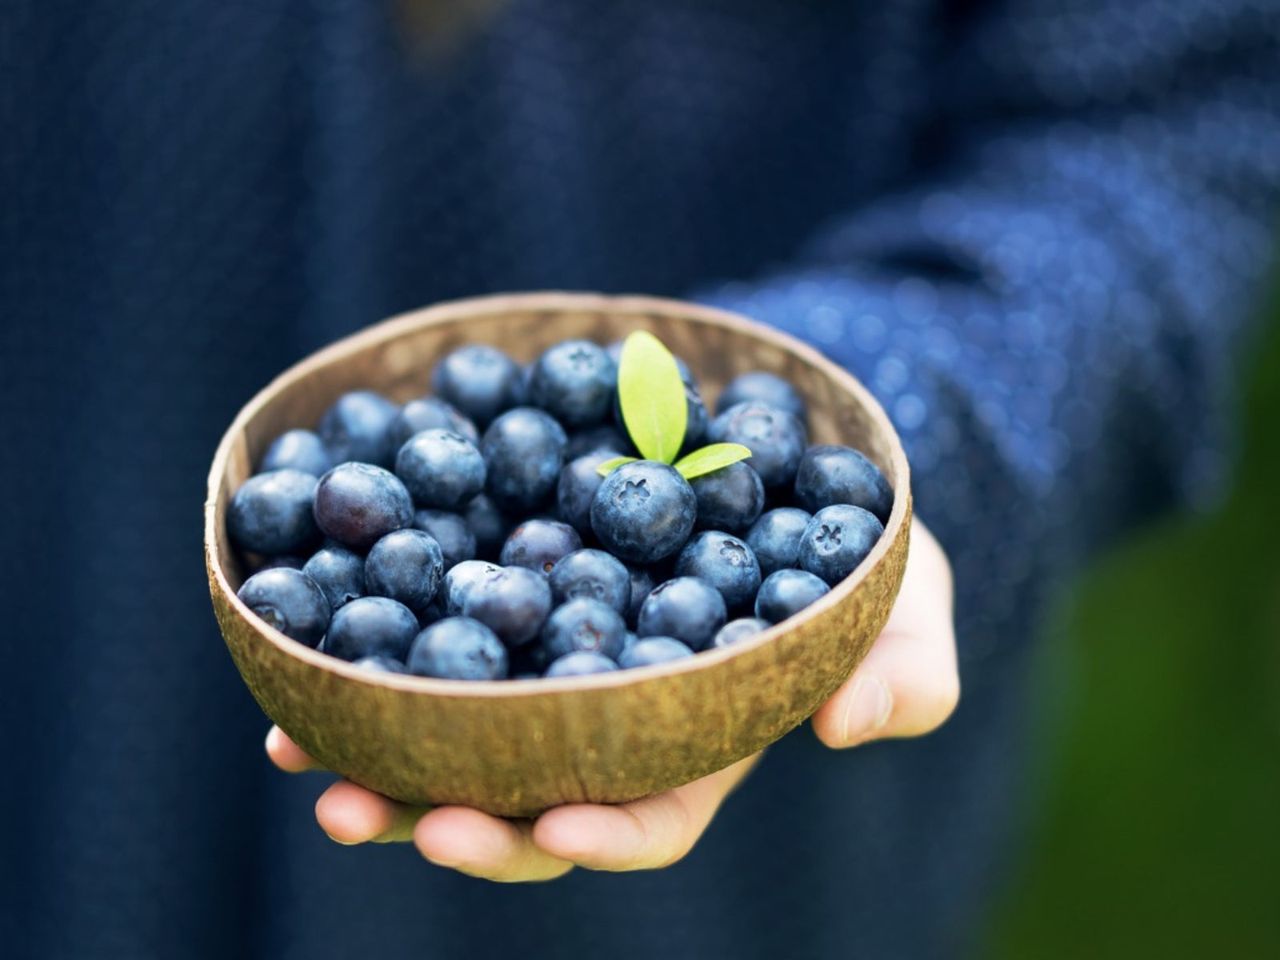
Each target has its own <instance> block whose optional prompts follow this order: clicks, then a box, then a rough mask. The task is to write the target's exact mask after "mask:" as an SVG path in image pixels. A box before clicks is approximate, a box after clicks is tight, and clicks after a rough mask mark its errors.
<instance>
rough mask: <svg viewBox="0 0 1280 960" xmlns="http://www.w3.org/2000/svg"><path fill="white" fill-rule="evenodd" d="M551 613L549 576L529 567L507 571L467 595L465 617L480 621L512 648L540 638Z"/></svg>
mask: <svg viewBox="0 0 1280 960" xmlns="http://www.w3.org/2000/svg"><path fill="white" fill-rule="evenodd" d="M550 612H551V587H550V586H548V584H547V578H546V576H545V575H543V574H541V573H534V572H533V571H532V570H529V569H527V568H525V567H503V568H502V570H501V572H500V573H498V574H496V575H493V576H486V577H481V578H479V579H478V580H477V582H475V583H473V584H471V585H470V586H469V587H467V588H466V589H465V590H464V591H463V599H462V613H463V615H464V616H468V617H471V618H473V619H475V620H479V621H480V622H481V623H483V624H484V625H485V626H487V627H488V628H489V629H490V630H492V631H493V632H494V633H496V634H497V635H498V638H499V639H500V640H501V641H502V642H503V643H505V644H506V645H507V646H509V647H518V646H520V645H521V644H524V643H528V642H529V641H530V640H532V639H533V638H534V637H536V636H537V635H538V632H539V631H540V630H541V629H542V624H543V621H545V620H546V619H547V614H549V613H550Z"/></svg>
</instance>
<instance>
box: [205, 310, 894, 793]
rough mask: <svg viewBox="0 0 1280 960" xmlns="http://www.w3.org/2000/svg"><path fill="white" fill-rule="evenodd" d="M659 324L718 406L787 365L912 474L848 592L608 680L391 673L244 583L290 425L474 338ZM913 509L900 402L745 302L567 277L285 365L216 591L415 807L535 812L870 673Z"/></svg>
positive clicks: (216, 464) (293, 728)
mask: <svg viewBox="0 0 1280 960" xmlns="http://www.w3.org/2000/svg"><path fill="white" fill-rule="evenodd" d="M637 329H645V330H649V331H651V332H652V333H653V334H654V335H656V336H657V337H658V338H659V339H660V340H662V342H663V343H665V344H666V345H667V346H668V347H669V348H670V349H671V351H672V352H673V353H675V354H676V355H677V356H680V357H683V358H684V359H685V360H686V361H687V362H688V363H689V364H690V366H691V367H692V368H693V372H694V374H695V375H696V376H697V377H698V379H699V382H700V385H701V387H702V390H703V394H704V398H705V399H706V400H707V403H708V407H711V406H712V405H713V403H714V400H715V397H716V395H717V394H718V392H719V390H720V388H721V387H722V386H723V385H724V384H725V383H726V382H727V381H728V380H730V379H731V378H732V377H734V376H736V375H737V374H739V373H743V372H746V371H749V370H769V371H772V372H774V373H777V374H779V375H781V376H783V377H785V378H786V379H787V380H789V381H790V382H791V383H792V384H794V385H795V386H796V388H797V389H798V390H799V391H800V392H801V393H802V394H803V395H804V397H805V399H806V400H807V402H808V405H809V411H810V419H809V431H810V441H811V442H815V443H843V444H847V445H849V446H853V447H856V448H858V449H860V450H862V451H863V452H864V453H866V455H867V456H868V457H870V458H871V459H872V460H873V461H874V462H875V463H876V464H877V465H878V466H879V467H880V469H881V470H882V471H884V474H885V476H886V477H887V478H888V480H889V482H890V483H891V484H892V486H893V489H894V493H895V500H894V506H893V512H892V514H891V516H890V517H889V522H888V523H887V524H886V525H885V533H884V536H883V537H882V538H881V539H880V541H879V543H878V544H877V545H876V547H875V548H874V550H873V551H872V553H871V554H870V556H868V557H867V559H866V560H864V561H863V563H862V564H861V566H860V567H858V569H857V570H855V571H854V572H853V573H852V574H851V575H850V576H849V577H847V578H846V579H845V580H843V581H842V582H841V583H839V584H838V585H837V586H835V587H834V588H833V589H832V590H831V592H830V593H828V594H827V595H825V596H824V597H822V598H821V599H820V600H818V601H817V602H816V603H813V604H812V605H810V606H809V607H807V608H806V609H804V610H803V611H801V612H800V613H799V614H797V615H796V616H793V617H791V618H790V619H788V620H785V621H783V622H782V623H780V624H777V625H776V626H774V627H772V628H770V629H768V630H766V631H764V632H762V633H760V634H757V635H755V636H753V637H749V638H747V639H745V640H743V641H740V642H739V643H737V644H734V645H733V646H730V647H725V648H722V649H716V650H712V651H709V652H703V653H700V654H698V655H697V656H694V657H690V658H686V659H684V660H679V661H675V662H671V663H665V664H658V665H656V666H650V667H642V668H639V669H631V670H620V671H617V672H612V673H605V674H596V675H592V676H578V677H563V678H554V679H546V678H544V679H536V680H512V681H492V682H479V681H458V680H439V679H433V678H428V677H417V676H411V675H400V674H392V673H375V672H372V671H368V670H365V669H362V668H359V667H355V666H353V665H352V664H349V663H346V662H344V661H341V660H338V659H335V658H332V657H329V656H327V655H325V654H323V653H319V652H317V651H315V650H312V649H310V648H309V647H307V646H305V645H303V644H301V643H298V642H296V641H294V640H291V639H289V638H288V637H286V636H285V635H284V634H282V633H279V632H278V631H276V630H275V629H273V628H272V627H270V626H268V625H267V624H266V623H264V622H263V621H261V620H259V619H258V618H257V617H255V616H254V615H253V614H252V613H250V611H249V609H248V608H247V607H246V606H245V605H244V604H243V603H241V602H240V600H239V599H238V598H237V597H236V590H237V589H238V588H239V586H240V585H241V583H242V582H243V580H244V577H245V576H246V575H247V573H246V571H245V569H244V567H243V565H242V562H241V560H240V558H239V557H238V556H237V554H236V552H235V551H234V550H233V548H232V547H231V545H230V544H229V543H228V539H227V535H226V532H225V531H226V523H225V515H226V509H227V504H228V501H229V500H230V498H231V495H232V493H234V491H235V490H236V488H237V487H238V486H239V485H240V484H241V483H242V482H243V481H244V480H245V479H246V478H247V477H248V476H249V475H250V474H251V473H252V470H253V466H254V464H255V463H257V461H258V459H259V457H260V456H261V455H262V453H263V451H264V449H265V447H266V445H267V444H268V443H270V441H271V440H272V438H274V437H275V436H276V435H277V434H279V433H281V432H283V431H284V430H286V429H288V428H290V427H296V426H310V425H311V424H313V423H314V422H315V421H316V420H317V419H318V418H319V416H320V414H321V413H322V412H323V411H324V410H325V409H326V408H327V407H328V406H329V405H330V404H331V403H332V402H333V401H334V400H335V399H336V398H337V397H338V396H339V395H340V394H342V393H343V392H345V391H349V390H355V389H375V390H379V391H381V392H383V393H385V394H386V395H388V396H390V397H392V398H393V399H395V400H397V401H399V402H404V401H406V400H409V399H411V398H413V397H416V396H421V395H422V394H424V393H426V392H427V390H428V385H429V384H428V381H429V376H430V371H431V368H432V366H433V365H434V364H435V362H436V360H437V359H439V358H440V357H441V356H443V355H444V354H446V353H447V352H448V351H450V350H452V349H454V348H456V347H458V346H461V345H463V344H466V343H473V342H482V343H490V344H493V345H495V346H498V347H500V348H502V349H503V350H505V351H507V352H508V353H509V354H511V355H512V356H514V357H515V358H516V359H517V360H519V361H522V362H527V361H529V360H532V359H533V358H534V357H536V356H537V355H538V354H539V353H540V352H541V351H542V350H544V349H545V348H547V347H549V346H551V345H552V344H554V343H556V342H558V341H561V340H564V339H566V338H570V337H575V338H577V337H580V338H587V339H591V340H595V341H597V342H599V343H609V342H611V341H613V340H617V339H619V338H622V337H624V336H626V335H627V334H628V333H629V332H631V331H633V330H637ZM910 520H911V493H910V483H909V476H908V469H907V461H906V457H905V456H904V454H903V451H902V446H901V444H900V442H899V440H898V437H897V435H896V434H895V432H894V430H893V427H892V426H891V425H890V423H889V420H888V418H887V417H886V416H885V414H884V411H883V410H881V408H880V406H879V405H878V404H877V403H876V401H875V400H874V399H872V397H871V395H870V394H869V393H868V392H867V390H866V388H864V387H863V386H862V385H861V384H860V383H859V382H858V381H857V380H856V379H854V378H853V377H852V376H851V375H850V374H849V373H847V372H846V371H845V370H843V369H841V368H840V367H838V366H836V365H835V364H833V363H831V362H830V361H828V360H826V359H825V358H823V357H822V356H821V355H820V354H818V353H817V352H815V351H814V350H812V349H810V348H808V347H806V346H804V345H803V344H801V343H799V342H797V341H796V340H793V339H791V338H790V337H787V336H785V335H783V334H780V333H778V332H776V331H774V330H771V329H769V328H767V327H764V326H761V325H759V324H756V323H753V322H751V321H749V320H746V319H743V318H742V317H738V316H735V315H732V314H729V313H724V312H721V311H718V310H712V309H708V308H705V307H699V306H694V305H691V304H687V303H681V302H677V301H673V300H657V299H649V298H641V297H616V298H614V297H603V296H594V295H579V294H565V293H539V294H526V295H515V296H499V297H490V298H482V299H474V300H465V301H459V302H455V303H446V304H442V305H439V306H435V307H430V308H427V309H424V310H419V311H416V312H413V313H408V314H405V315H403V316H399V317H395V318H393V319H391V320H387V321H385V322H383V323H380V324H378V325H376V326H373V327H370V328H368V329H366V330H364V331H362V332H360V333H358V334H355V335H354V336H351V337H348V338H346V339H345V340H341V341H339V342H337V343H335V344H333V345H332V346H330V347H328V348H326V349H324V350H322V351H320V352H319V353H316V354H314V355H313V356H311V357H309V358H307V359H306V360H303V361H302V362H301V363H299V364H297V365H296V366H294V367H292V368H290V369H289V370H287V371H285V372H284V373H283V374H281V375H280V376H279V377H277V378H276V379H275V380H274V381H273V382H272V383H271V384H270V385H268V386H267V387H266V388H265V389H264V390H262V391H261V392H260V393H259V394H258V395H257V396H256V397H254V398H253V400H251V401H250V402H249V404H248V405H247V406H245V407H244V409H243V410H241V411H240V413H239V415H238V416H237V417H236V418H235V421H234V422H233V423H232V424H231V427H230V429H228V430H227V433H226V435H225V436H224V437H223V438H222V442H221V443H220V444H219V446H218V450H217V454H216V455H215V457H214V460H213V466H212V469H211V470H210V473H209V487H208V499H207V501H206V503H205V517H204V547H205V564H206V567H207V569H208V575H209V591H210V593H211V595H212V598H213V608H214V612H215V613H216V615H217V619H218V624H219V626H220V628H221V630H222V635H223V637H224V639H225V640H226V644H227V648H228V650H230V652H231V657H232V659H233V660H234V661H235V664H236V668H237V669H238V670H239V671H240V674H241V676H242V677H243V678H244V681H245V683H246V684H248V686H249V689H250V691H252V693H253V696H254V697H255V698H256V699H257V701H258V703H259V704H260V705H261V707H262V709H263V710H264V711H265V712H266V714H267V716H269V717H270V718H271V719H272V720H273V721H275V723H277V724H278V725H279V726H280V727H281V729H283V730H284V731H285V732H286V733H287V734H288V735H289V736H290V737H291V738H293V740H294V741H295V742H297V743H298V745H299V746H301V747H302V748H303V749H304V750H306V751H307V752H308V753H309V754H311V756H313V757H315V758H316V759H317V760H318V761H319V762H320V763H323V764H324V765H325V766H326V767H328V768H330V769H331V770H333V771H335V772H337V773H339V774H341V775H342V776H344V777H347V778H349V779H351V780H353V781H355V782H356V783H359V784H362V785H363V786H365V787H368V788H370V789H372V790H376V791H378V792H379V793H383V794H386V795H387V796H390V797H393V798H395V799H397V800H401V801H405V802H407V803H413V804H425V805H436V804H446V803H447V804H466V805H468V806H472V807H477V808H479V809H481V810H485V811H487V812H489V813H493V814H497V815H501V816H517V817H519V816H530V815H533V814H536V813H539V812H541V811H543V810H545V809H547V808H548V807H552V806H556V805H558V804H564V803H575V802H584V801H588V802H595V803H621V802H625V801H629V800H634V799H636V798H639V797H642V796H646V795H648V794H652V793H657V792H659V791H662V790H667V789H669V788H671V787H675V786H678V785H680V784H683V783H687V782H689V781H691V780H695V779H697V778H699V777H702V776H705V775H707V774H709V773H712V772H714V771H716V770H719V769H721V768H723V767H726V766H728V765H729V764H731V763H733V762H735V761H737V760H740V759H742V758H743V757H746V756H748V755H750V754H752V753H755V752H756V751H758V750H760V749H762V748H764V747H766V746H768V745H769V744H770V743H772V742H774V741H775V740H777V739H778V738H779V737H781V736H782V735H783V734H785V733H787V732H788V731H789V730H791V729H793V728H794V727H796V726H797V725H799V724H800V723H802V722H803V721H804V720H805V719H807V718H808V717H809V716H810V715H812V714H813V712H814V711H815V710H817V708H818V707H819V706H820V705H821V704H822V703H823V702H824V701H825V700H826V699H827V698H828V697H830V696H831V694H832V693H834V692H835V690H836V688H837V687H839V686H840V684H841V683H842V682H843V681H844V680H845V679H846V678H847V677H848V676H849V675H850V674H851V673H852V672H853V669H854V668H855V667H856V666H857V665H858V663H859V661H861V659H862V658H863V656H864V655H865V654H866V652H867V650H868V648H869V647H870V645H871V643H872V642H873V641H874V640H875V638H876V636H877V635H878V634H879V632H880V630H881V629H882V628H883V626H884V623H885V620H886V619H887V617H888V616H889V610H890V608H891V607H892V606H893V602H894V598H895V597H896V596H897V593H898V588H899V586H900V585H901V582H902V575H903V568H904V566H905V564H906V559H907V548H908V535H909V530H910Z"/></svg>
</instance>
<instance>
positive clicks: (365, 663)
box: [354, 654, 409, 673]
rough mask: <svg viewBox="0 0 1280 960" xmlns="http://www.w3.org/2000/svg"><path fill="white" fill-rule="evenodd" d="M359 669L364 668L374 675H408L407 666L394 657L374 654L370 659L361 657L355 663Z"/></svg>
mask: <svg viewBox="0 0 1280 960" xmlns="http://www.w3.org/2000/svg"><path fill="white" fill-rule="evenodd" d="M354 663H355V665H356V666H357V667H364V669H366V670H371V671H373V672H374V673H408V672H409V671H408V670H407V669H406V668H405V665H404V664H403V663H401V662H400V661H399V660H396V659H395V658H393V657H384V656H381V655H379V654H374V655H372V656H369V657H361V658H360V659H359V660H356V661H354Z"/></svg>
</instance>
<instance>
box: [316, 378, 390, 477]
mask: <svg viewBox="0 0 1280 960" xmlns="http://www.w3.org/2000/svg"><path fill="white" fill-rule="evenodd" d="M399 413H400V408H399V407H398V406H396V405H395V404H394V403H392V402H391V401H390V400H388V399H387V398H386V397H384V396H382V395H381V394H379V393H374V392H373V391H372V390H355V391H352V392H351V393H344V394H343V395H342V396H340V397H339V398H338V399H337V401H336V402H335V403H334V404H333V406H331V407H330V408H329V409H328V410H326V411H325V414H324V416H323V417H321V418H320V429H319V431H318V432H319V434H320V439H321V440H323V441H324V445H325V447H327V448H328V450H329V453H330V454H331V455H332V457H333V462H334V463H335V464H337V463H345V462H347V461H349V460H358V461H360V462H361V463H372V464H376V465H377V466H379V467H389V466H391V461H392V459H393V458H394V457H395V455H396V446H395V443H394V441H393V439H392V434H391V429H392V425H393V424H394V423H395V420H396V417H397V416H398V415H399Z"/></svg>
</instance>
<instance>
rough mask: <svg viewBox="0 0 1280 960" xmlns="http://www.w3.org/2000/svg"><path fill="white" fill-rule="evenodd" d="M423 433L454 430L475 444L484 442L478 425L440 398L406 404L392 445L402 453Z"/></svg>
mask: <svg viewBox="0 0 1280 960" xmlns="http://www.w3.org/2000/svg"><path fill="white" fill-rule="evenodd" d="M423 430H452V431H453V432H454V433H460V434H462V435H463V436H464V437H466V438H467V439H468V440H470V441H471V442H472V443H476V444H478V443H479V442H480V433H479V431H477V430H476V425H475V424H474V423H472V422H471V421H470V420H469V419H468V418H467V417H464V416H463V415H462V414H461V413H459V412H458V411H457V410H456V409H454V407H453V406H452V405H451V404H448V403H446V402H445V401H443V400H441V399H439V398H438V397H422V398H421V399H418V400H410V401H409V402H408V403H406V404H405V405H404V406H403V407H402V408H401V409H400V412H399V413H398V414H396V418H395V421H394V422H393V423H392V424H391V442H392V443H393V444H394V445H395V448H396V449H397V450H399V449H400V448H401V447H402V446H404V444H405V441H406V440H408V439H409V438H410V437H412V436H413V435H414V434H415V433H421V432H422V431H423Z"/></svg>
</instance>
